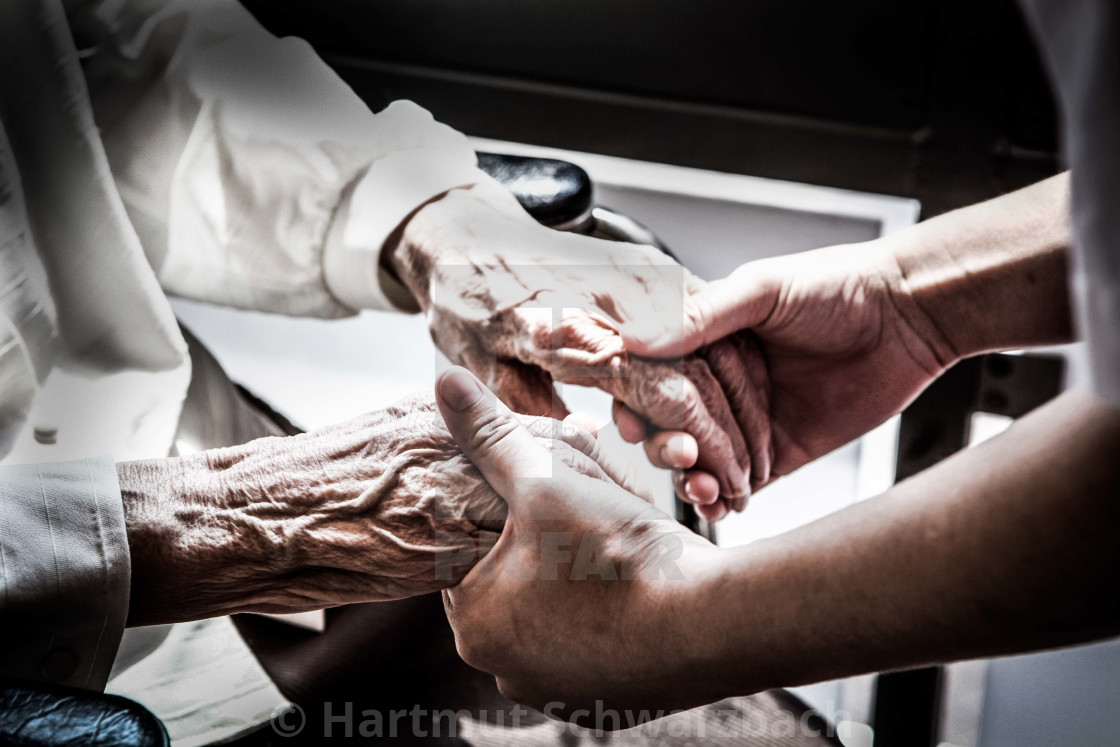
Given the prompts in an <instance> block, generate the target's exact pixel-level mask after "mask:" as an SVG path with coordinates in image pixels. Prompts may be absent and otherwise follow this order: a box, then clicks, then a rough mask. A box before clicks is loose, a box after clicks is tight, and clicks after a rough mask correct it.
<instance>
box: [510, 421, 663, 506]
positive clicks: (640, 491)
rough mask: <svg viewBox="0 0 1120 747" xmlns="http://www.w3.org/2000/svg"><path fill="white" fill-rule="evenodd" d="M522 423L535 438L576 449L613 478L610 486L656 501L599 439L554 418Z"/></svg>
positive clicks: (641, 481)
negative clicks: (602, 445)
mask: <svg viewBox="0 0 1120 747" xmlns="http://www.w3.org/2000/svg"><path fill="white" fill-rule="evenodd" d="M522 422H523V423H525V424H526V426H527V427H528V429H529V433H531V434H532V435H533V436H535V437H537V438H539V439H544V440H546V441H549V442H556V443H562V444H566V445H567V446H570V447H572V448H573V449H575V450H577V451H579V452H580V453H581V454H583V455H584V456H586V457H587V458H588V459H590V460H592V461H593V462H595V463H596V464H598V465H599V467H600V468H601V469H602V471H603V472H604V473H606V475H607V477H609V478H610V482H613V483H614V484H616V485H618V486H619V487H621V488H622V489H623V490H626V491H628V492H630V493H634V494H636V495H638V496H640V497H641V498H643V499H645V500H647V501H649V500H652V495H653V494H652V492H651V491H650V488H649V486H648V485H647V484H646V483H645V481H644V480H642V479H641V478H639V477H638V475H637V473H636V472H635V471H634V470H633V468H632V467H631V466H630V465H629V464H628V463H626V462H624V461H622V460H619V459H616V458H615V457H614V455H612V454H610V453H608V452H606V451H605V450H603V449H602V448H601V446H600V444H599V442H598V441H597V440H596V439H595V437H594V436H592V435H591V434H590V433H588V432H587V431H585V430H584V429H582V428H579V427H577V426H574V425H571V424H570V423H566V422H565V423H561V422H559V421H556V420H552V419H550V418H522ZM569 466H570V465H569Z"/></svg>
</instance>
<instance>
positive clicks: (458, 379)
mask: <svg viewBox="0 0 1120 747" xmlns="http://www.w3.org/2000/svg"><path fill="white" fill-rule="evenodd" d="M439 396H440V397H442V398H443V401H444V402H445V403H447V406H448V407H450V408H451V409H452V410H454V411H455V412H462V411H463V410H466V409H467V408H468V407H470V406H471V405H473V404H474V403H476V402H478V400H479V399H481V398H482V385H481V384H479V383H478V379H476V378H475V377H474V376H472V375H471V374H470V373H469V372H468V371H467V370H466V369H465V368H459V367H455V368H452V369H451V370H449V371H448V372H447V373H445V374H444V375H443V378H442V379H440V381H439Z"/></svg>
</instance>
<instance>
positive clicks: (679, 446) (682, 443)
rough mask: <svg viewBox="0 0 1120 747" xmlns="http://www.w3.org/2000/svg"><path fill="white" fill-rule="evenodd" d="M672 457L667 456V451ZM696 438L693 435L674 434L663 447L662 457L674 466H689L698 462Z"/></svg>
mask: <svg viewBox="0 0 1120 747" xmlns="http://www.w3.org/2000/svg"><path fill="white" fill-rule="evenodd" d="M665 452H668V454H670V455H671V458H668V457H666V453H665ZM697 456H698V454H697V453H696V439H694V438H692V437H691V436H673V437H672V438H670V439H669V440H668V441H667V442H666V443H665V446H664V447H663V449H662V454H661V458H662V459H665V461H666V462H668V463H669V464H671V465H673V466H674V467H680V468H687V467H691V466H692V465H694V464H696V458H697Z"/></svg>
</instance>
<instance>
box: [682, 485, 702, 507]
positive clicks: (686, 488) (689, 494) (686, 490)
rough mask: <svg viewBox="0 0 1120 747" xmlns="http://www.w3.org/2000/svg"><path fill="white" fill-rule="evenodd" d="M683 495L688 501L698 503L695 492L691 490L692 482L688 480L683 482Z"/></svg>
mask: <svg viewBox="0 0 1120 747" xmlns="http://www.w3.org/2000/svg"><path fill="white" fill-rule="evenodd" d="M684 497H685V499H686V500H687V501H688V502H689V503H697V504H698V503H700V499H698V498H697V497H696V493H694V492H692V483H690V482H689V481H688V480H685V482H684Z"/></svg>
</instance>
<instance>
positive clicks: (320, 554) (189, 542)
mask: <svg viewBox="0 0 1120 747" xmlns="http://www.w3.org/2000/svg"><path fill="white" fill-rule="evenodd" d="M520 422H521V423H522V424H523V427H524V428H525V429H526V432H528V433H531V434H532V437H533V438H534V440H535V442H536V443H537V444H539V445H540V446H541V448H542V449H547V450H549V451H550V453H551V454H552V456H553V458H555V459H556V460H557V463H558V464H564V465H568V467H569V468H571V469H574V470H576V471H577V472H579V473H581V474H584V475H587V476H588V479H589V480H591V481H592V482H595V481H605V482H608V483H610V484H612V485H613V484H615V482H618V483H622V484H626V485H628V486H630V487H631V489H635V486H634V485H633V484H632V483H631V482H630V480H631V478H630V477H629V476H628V475H627V474H626V473H625V472H623V471H619V470H616V469H615V468H614V467H613V466H612V465H611V464H610V463H609V462H608V461H607V460H605V459H604V458H602V457H601V456H600V454H599V451H598V446H597V444H596V442H595V439H594V438H593V437H592V436H591V435H590V434H588V433H587V432H586V431H584V430H582V429H580V428H578V427H576V426H574V425H570V424H564V423H560V422H558V421H554V420H550V419H547V418H541V417H528V416H526V417H522V418H521V421H520ZM117 472H118V477H119V480H120V485H121V493H122V496H123V499H124V506H125V517H126V524H127V530H128V539H129V546H130V552H131V555H132V587H131V599H130V603H129V618H128V622H129V625H150V624H155V623H162V622H177V621H183V620H191V619H200V618H204V617H212V616H216V615H224V614H230V613H233V612H244V611H256V612H298V611H303V610H312V609H320V608H324V607H330V606H335V605H340V604H346V603H352V602H370V601H385V600H391V599H398V598H401V597H407V596H412V595H417V594H424V593H427V592H432V591H437V590H439V589H442V588H445V587H447V586H450V585H452V584H454V583H456V582H457V581H458V580H459V579H461V578H462V577H463V575H464V574H466V573H467V571H468V570H469V569H470V568H471V566H472V565H473V564H474V563H475V562H476V561H477V560H478V558H479V557H481V556H482V555H484V554H485V552H486V551H487V549H488V548H489V545H490V543H491V542H492V541H493V539H494V538H495V537H496V534H495V533H496V532H498V531H500V530H501V527H502V524H503V522H504V520H505V516H506V505H505V502H504V501H503V500H502V499H501V498H500V497H499V496H498V494H497V493H495V492H494V491H493V490H492V489H491V488H490V486H489V485H488V484H487V483H486V481H485V480H483V479H482V476H481V475H480V474H479V472H478V470H477V469H476V468H475V467H474V466H473V465H472V464H471V462H470V461H469V460H468V459H467V458H466V457H465V456H464V455H463V453H462V452H461V451H460V449H459V447H458V446H456V444H455V442H454V441H453V440H452V439H451V436H450V434H449V433H448V432H447V429H446V427H445V426H444V424H443V420H442V418H441V417H440V414H439V413H438V412H437V410H436V407H435V405H434V403H433V402H432V400H431V398H430V397H422V398H420V397H418V398H414V399H411V400H406V401H404V402H401V403H399V404H398V405H396V406H394V407H390V408H388V409H386V410H383V411H380V412H376V413H371V414H369V415H366V416H364V417H361V418H357V419H355V420H351V421H349V422H346V423H343V424H340V425H336V426H332V427H329V428H324V429H322V430H319V431H316V432H313V433H308V434H304V435H299V436H292V437H288V438H264V439H260V440H257V441H253V442H250V443H248V444H245V445H243V446H236V447H231V448H225V449H217V450H213V451H206V452H201V453H199V454H196V455H192V456H188V457H182V458H178V459H161V460H152V461H143V462H125V463H120V464H119V465H118V467H117Z"/></svg>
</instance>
